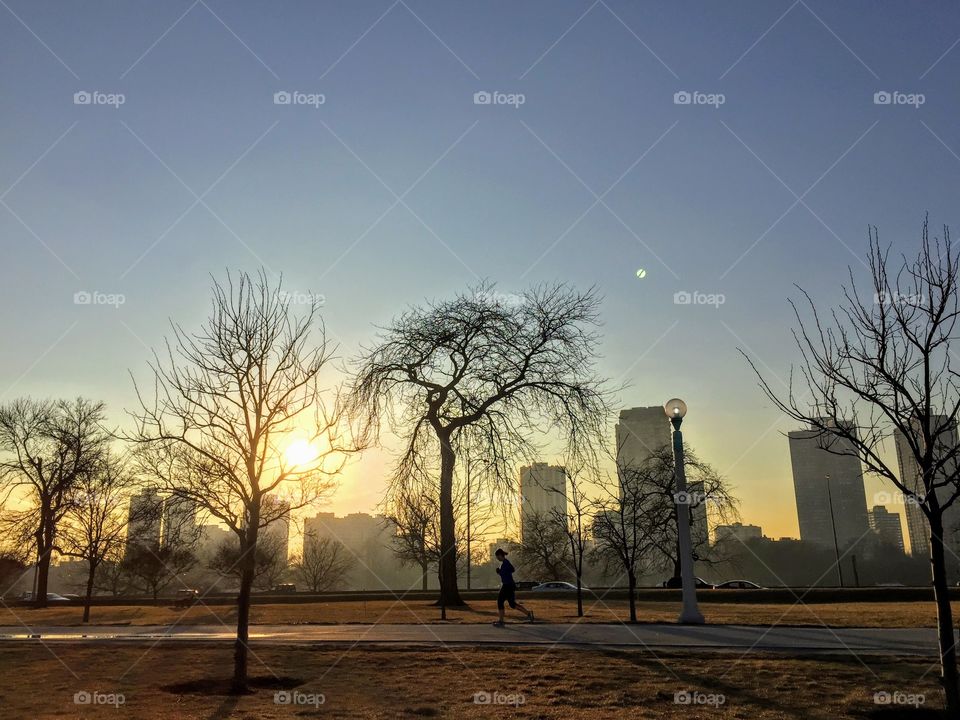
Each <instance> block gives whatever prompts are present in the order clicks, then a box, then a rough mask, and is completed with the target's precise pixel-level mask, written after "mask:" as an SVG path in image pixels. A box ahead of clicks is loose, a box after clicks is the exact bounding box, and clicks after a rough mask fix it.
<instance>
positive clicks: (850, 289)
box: [741, 221, 960, 714]
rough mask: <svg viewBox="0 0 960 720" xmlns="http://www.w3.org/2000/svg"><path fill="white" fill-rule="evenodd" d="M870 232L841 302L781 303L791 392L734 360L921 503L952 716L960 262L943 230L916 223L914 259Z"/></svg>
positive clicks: (826, 441)
mask: <svg viewBox="0 0 960 720" xmlns="http://www.w3.org/2000/svg"><path fill="white" fill-rule="evenodd" d="M869 239H870V251H869V256H868V260H869V268H870V281H871V282H870V286H869V287H867V288H864V289H858V287H857V283H856V282H855V281H854V277H853V271H852V270H849V277H850V280H849V285H848V286H845V287H844V288H843V294H844V300H843V301H842V302H841V303H840V305H839V307H837V308H835V309H833V310H832V311H831V312H830V314H829V315H828V316H825V317H824V316H822V315H821V314H820V313H819V312H818V310H817V308H816V305H815V304H814V302H813V299H812V298H811V297H810V295H809V294H807V293H806V292H805V291H803V290H802V289H800V291H801V293H802V294H803V297H804V304H805V305H806V307H807V310H808V312H809V314H810V317H809V319H807V320H804V318H803V317H802V316H801V313H800V309H799V308H798V307H797V305H796V304H795V303H793V302H792V301H791V305H792V307H793V310H794V315H795V317H796V321H797V327H796V329H795V330H794V337H795V339H796V342H797V346H798V349H799V352H800V355H801V357H802V360H801V363H800V374H801V376H802V386H801V387H802V392H801V394H800V395H797V394H795V393H794V381H793V374H792V373H791V378H790V382H789V387H788V390H787V392H786V394H781V393H778V392H776V391H774V390H773V388H772V387H771V386H770V384H769V382H768V380H767V379H766V378H764V377H763V375H762V374H761V373H760V372H759V370H757V368H756V366H755V365H754V364H753V362H752V361H751V360H750V358H749V357H747V356H746V354H744V357H747V360H748V362H750V364H751V366H752V367H753V369H754V371H755V372H756V373H757V377H758V378H759V380H760V386H761V387H762V389H763V391H764V392H765V393H766V395H767V397H768V398H770V399H771V400H772V401H773V402H775V403H776V404H777V406H778V407H779V408H780V409H781V410H782V411H783V412H784V413H786V414H787V415H788V416H789V417H791V418H793V419H794V420H797V421H799V422H802V423H805V424H806V425H808V426H809V427H810V428H811V429H813V430H815V431H818V432H819V442H820V444H821V446H822V447H823V448H824V449H825V450H827V451H829V452H833V453H835V454H840V455H851V456H854V457H856V458H858V459H859V460H860V462H861V463H863V465H864V466H865V467H866V470H867V472H868V473H869V474H872V475H875V476H876V477H879V478H883V479H884V480H887V481H889V482H891V483H893V484H894V485H895V486H896V487H897V488H898V489H899V490H900V491H901V492H902V493H903V494H904V496H905V498H906V500H907V501H908V502H915V503H916V504H917V506H918V507H919V508H920V509H921V510H922V511H923V515H924V516H925V517H926V519H927V522H928V524H929V526H930V565H931V570H932V575H933V588H934V594H935V597H936V604H937V626H938V636H939V649H940V664H941V680H942V683H943V687H944V691H945V695H946V704H947V707H948V709H949V711H950V712H951V713H952V714H957V713H960V687H958V678H957V654H956V647H955V644H954V627H953V613H952V609H951V607H950V597H949V588H948V581H947V571H946V564H945V557H944V522H943V519H944V512H945V511H946V510H948V509H949V508H950V507H951V506H952V505H953V504H954V503H955V502H956V501H957V497H958V496H960V462H958V455H960V443H958V441H957V433H956V418H957V413H958V411H960V375H958V369H957V367H956V360H955V355H954V352H953V350H952V348H951V342H952V341H953V340H954V339H955V338H956V337H957V332H958V329H960V328H958V325H957V321H958V318H960V294H958V285H957V283H958V281H960V265H958V257H957V255H956V252H955V251H954V249H953V245H952V243H951V241H950V231H949V228H946V227H944V235H943V239H942V241H941V240H939V239H936V238H934V239H931V238H930V237H929V234H928V229H927V222H926V221H924V223H923V230H922V237H921V243H920V249H919V252H918V253H917V255H916V257H915V258H907V257H906V256H903V257H901V258H900V259H897V258H893V259H891V257H890V249H889V248H886V249H884V248H882V247H881V245H880V241H879V236H878V233H877V230H876V228H871V229H870V232H869ZM741 352H742V351H741ZM893 433H899V434H900V435H901V436H902V438H903V440H904V445H905V447H906V448H908V452H909V458H908V459H909V461H910V462H912V463H914V464H915V466H916V469H917V477H916V484H914V482H913V481H912V480H913V479H912V478H909V477H901V476H900V474H899V473H898V472H897V471H896V470H895V469H894V468H893V467H890V465H889V464H888V463H887V459H886V458H887V456H886V455H885V454H884V453H883V451H882V447H883V442H884V440H885V439H889V438H890V437H891V436H892V434H893Z"/></svg>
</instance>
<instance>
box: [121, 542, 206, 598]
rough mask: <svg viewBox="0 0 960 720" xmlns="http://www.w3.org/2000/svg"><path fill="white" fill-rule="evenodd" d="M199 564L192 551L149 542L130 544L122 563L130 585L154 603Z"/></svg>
mask: <svg viewBox="0 0 960 720" xmlns="http://www.w3.org/2000/svg"><path fill="white" fill-rule="evenodd" d="M196 564H197V558H196V556H195V555H194V554H193V553H192V552H191V551H190V550H187V549H184V548H181V547H177V546H175V545H160V544H159V543H150V542H134V543H129V544H128V545H127V547H126V552H125V553H124V555H123V560H122V561H121V567H122V569H123V573H124V576H125V577H126V580H127V583H128V585H130V586H132V587H133V588H135V589H136V590H139V591H140V592H144V593H147V594H148V595H150V597H152V598H153V599H154V600H157V599H158V598H159V597H160V593H162V592H163V591H164V590H166V589H167V588H168V587H169V586H170V585H171V584H172V583H174V582H175V581H176V580H177V579H178V578H179V576H180V575H182V574H183V573H185V572H187V571H188V570H190V568H192V567H193V566H194V565H196Z"/></svg>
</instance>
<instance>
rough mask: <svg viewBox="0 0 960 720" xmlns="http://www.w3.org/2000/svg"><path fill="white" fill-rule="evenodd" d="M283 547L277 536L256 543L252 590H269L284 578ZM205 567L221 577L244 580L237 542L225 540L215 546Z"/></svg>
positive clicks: (267, 537)
mask: <svg viewBox="0 0 960 720" xmlns="http://www.w3.org/2000/svg"><path fill="white" fill-rule="evenodd" d="M286 550H287V548H286V546H285V545H284V544H283V543H282V542H281V540H280V539H279V538H278V537H276V536H271V535H268V534H264V535H262V536H261V537H260V538H259V539H258V540H257V547H256V549H255V550H254V552H253V556H254V564H253V587H255V588H257V589H260V590H270V589H271V588H273V587H275V586H276V585H277V583H279V582H280V580H281V579H282V578H283V576H284V574H285V573H286V571H287V568H288V564H287V557H286ZM207 567H208V568H209V569H211V570H213V571H214V572H215V573H217V574H218V575H220V576H221V577H233V578H236V579H237V580H239V581H242V579H243V567H244V564H243V562H242V554H241V552H240V546H239V544H238V543H237V542H236V541H233V540H225V541H224V542H222V543H220V545H218V546H217V549H216V550H215V551H214V553H213V556H212V557H211V558H210V560H209V562H208V563H207Z"/></svg>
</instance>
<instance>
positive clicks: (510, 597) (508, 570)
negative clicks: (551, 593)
mask: <svg viewBox="0 0 960 720" xmlns="http://www.w3.org/2000/svg"><path fill="white" fill-rule="evenodd" d="M494 555H496V557H497V560H499V561H500V567H498V568H497V575H499V576H500V594H499V595H497V610H498V612H499V613H500V619H499V620H497V621H496V622H495V623H494V625H495V626H496V627H503V626H504V620H503V615H504V612H505V607H504V606H505V605H507V604H509V605H510V607H511V608H513V609H514V610H519V611H520V612H522V613H523V614H524V615H526V618H527V622H533V612H532V611H530V610H527V608H525V607H524V606H523V605H521V604H520V603H518V602H517V584H516V583H515V582H514V581H513V571H514V567H513V565H512V564H511V563H510V561H509V560H507V553H506V551H505V550H504V549H503V548H497V551H496V552H495V553H494Z"/></svg>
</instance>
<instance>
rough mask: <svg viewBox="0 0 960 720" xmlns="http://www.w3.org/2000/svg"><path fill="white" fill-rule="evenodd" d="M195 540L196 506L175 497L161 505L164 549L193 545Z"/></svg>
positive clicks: (186, 500)
mask: <svg viewBox="0 0 960 720" xmlns="http://www.w3.org/2000/svg"><path fill="white" fill-rule="evenodd" d="M196 539H197V504H196V503H195V502H194V501H193V500H189V499H187V498H181V497H176V496H171V497H168V498H167V499H166V500H165V501H164V503H163V544H164V546H165V547H174V546H179V547H185V546H190V545H193V544H194V542H195V541H196Z"/></svg>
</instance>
